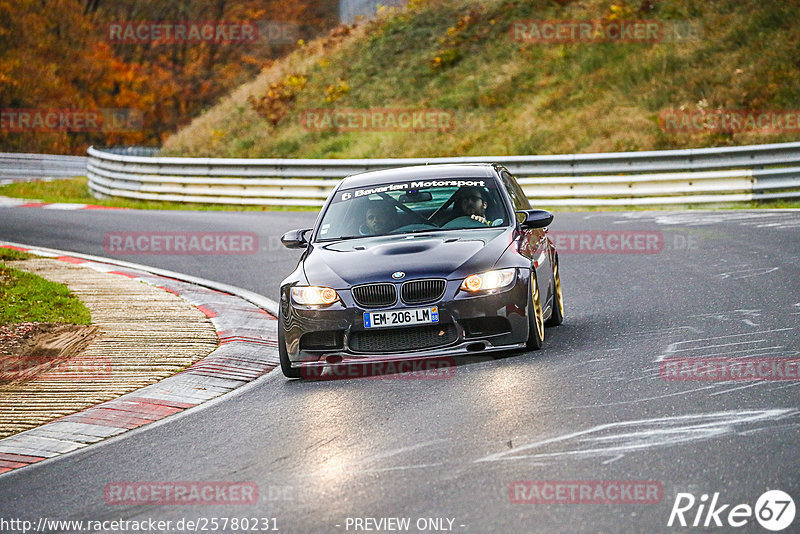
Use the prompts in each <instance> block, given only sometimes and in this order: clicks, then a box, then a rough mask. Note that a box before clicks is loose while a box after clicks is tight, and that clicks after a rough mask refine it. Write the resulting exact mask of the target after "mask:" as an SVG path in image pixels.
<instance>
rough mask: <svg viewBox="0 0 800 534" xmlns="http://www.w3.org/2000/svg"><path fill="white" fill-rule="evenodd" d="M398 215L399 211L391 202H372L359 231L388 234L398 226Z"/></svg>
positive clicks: (371, 233) (362, 233) (365, 233)
mask: <svg viewBox="0 0 800 534" xmlns="http://www.w3.org/2000/svg"><path fill="white" fill-rule="evenodd" d="M396 216H397V212H396V211H395V208H394V206H392V205H391V204H390V203H389V202H386V201H382V202H381V201H377V202H370V204H369V207H368V208H367V213H366V217H365V221H364V224H362V225H361V227H360V228H359V232H360V233H361V235H381V234H386V233H388V232H389V231H391V230H393V229H394V228H395V227H396V226H397V221H396Z"/></svg>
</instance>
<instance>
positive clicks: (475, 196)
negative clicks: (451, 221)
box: [455, 185, 491, 225]
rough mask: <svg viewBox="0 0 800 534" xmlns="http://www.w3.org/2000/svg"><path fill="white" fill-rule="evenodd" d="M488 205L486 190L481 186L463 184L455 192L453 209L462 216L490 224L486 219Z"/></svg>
mask: <svg viewBox="0 0 800 534" xmlns="http://www.w3.org/2000/svg"><path fill="white" fill-rule="evenodd" d="M488 205H489V204H488V202H487V199H486V192H485V191H484V190H483V188H482V187H478V186H475V185H470V186H465V187H462V188H461V189H459V190H458V192H457V193H456V198H455V209H456V212H457V213H460V214H461V215H460V216H462V217H469V218H471V219H474V220H476V221H478V222H481V223H483V224H486V225H491V223H490V222H489V221H488V220H487V219H486V208H487V207H488Z"/></svg>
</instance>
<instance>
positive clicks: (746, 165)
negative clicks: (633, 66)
mask: <svg viewBox="0 0 800 534" xmlns="http://www.w3.org/2000/svg"><path fill="white" fill-rule="evenodd" d="M482 162H496V163H500V164H503V165H505V166H506V167H507V168H508V169H509V170H510V171H511V172H512V173H513V174H515V175H516V176H517V178H518V179H519V181H520V184H521V185H522V187H523V189H524V190H525V192H526V193H527V195H528V196H529V197H530V198H531V200H532V201H533V202H534V203H535V205H537V206H613V205H621V206H624V205H660V204H664V205H668V204H690V203H716V202H739V201H749V200H753V199H767V198H794V197H800V143H783V144H771V145H751V146H740V147H724V148H703V149H689V150H666V151H657V152H618V153H607V154H568V155H552V156H497V157H455V158H403V159H363V160H346V159H232V158H174V157H151V156H147V155H130V154H124V153H121V151H120V150H113V149H109V150H99V149H96V148H94V147H92V148H90V149H89V163H88V167H87V171H88V173H87V174H88V177H89V187H90V189H91V190H92V191H93V192H94V194H95V195H96V196H114V197H125V198H136V199H146V200H169V201H177V202H201V203H223V204H242V205H246V204H253V205H272V206H321V205H322V204H323V202H324V200H325V198H326V197H327V196H328V194H329V193H330V191H331V189H332V188H333V187H334V186H335V185H336V183H337V182H338V180H339V179H341V178H343V177H345V176H349V175H351V174H355V173H358V172H364V171H370V170H377V169H386V168H391V167H401V166H407V165H424V164H436V163H482Z"/></svg>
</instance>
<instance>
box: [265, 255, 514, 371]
mask: <svg viewBox="0 0 800 534" xmlns="http://www.w3.org/2000/svg"><path fill="white" fill-rule="evenodd" d="M529 282H530V280H529V271H528V270H525V269H519V270H518V271H517V276H516V277H515V281H514V283H513V284H512V285H511V286H509V287H507V288H503V289H501V290H498V291H496V292H489V293H483V294H477V295H473V294H469V293H467V292H464V291H461V290H460V289H459V287H460V285H461V280H449V281H448V282H447V287H446V290H445V293H444V296H443V297H442V298H441V299H440V300H438V301H436V302H431V303H425V304H404V303H403V302H401V301H398V302H397V303H396V304H394V305H392V306H388V307H384V308H363V307H361V306H358V305H357V304H356V303H355V301H354V300H353V297H352V295H351V293H350V291H349V290H337V292H338V294H339V297H340V299H341V300H340V301H339V302H336V303H334V304H333V305H331V306H328V307H326V308H315V307H310V306H300V305H297V304H295V303H294V302H292V301H291V298H290V297H289V292H290V289H291V286H285V287H284V288H282V293H281V311H282V318H283V321H282V322H281V324H279V325H278V327H279V328H282V329H283V334H284V335H283V338H284V341H285V345H286V353H287V355H288V357H289V360H290V362H292V366H293V367H307V366H311V367H313V366H324V365H327V364H328V363H330V362H332V361H334V362H335V361H342V362H345V363H346V362H370V361H384V362H387V361H405V360H409V359H415V358H435V357H441V356H458V355H468V354H469V355H476V353H480V352H491V351H498V350H509V349H516V348H522V347H524V346H525V343H526V341H527V339H528V319H527V316H526V308H527V302H528V287H529ZM398 285H399V284H398ZM398 289H399V287H398ZM429 306H437V307H438V309H439V322H438V323H434V324H432V325H424V326H402V327H389V328H379V329H376V328H370V329H367V328H365V327H364V312H367V311H370V312H374V311H388V310H401V309H414V308H424V307H429ZM415 329H418V330H415ZM419 329H427V331H425V332H423V330H419ZM421 333H423V334H424V335H423V336H422V337H427V338H432V341H428V340H427V339H426V340H424V341H422V344H423V345H425V346H424V347H418V346H414V343H417V344H419V343H420V341H419V340H420V337H421V336H420V334H421ZM437 335H438V339H437ZM366 338H369V339H370V342H369V343H364V339H366ZM384 339H386V343H385V344H384V343H383V340H384ZM404 339H408V340H409V344H408V345H404V344H403V340H404ZM412 340H413V341H412ZM365 347H368V348H365Z"/></svg>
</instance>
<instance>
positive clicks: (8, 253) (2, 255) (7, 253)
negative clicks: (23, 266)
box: [0, 247, 34, 261]
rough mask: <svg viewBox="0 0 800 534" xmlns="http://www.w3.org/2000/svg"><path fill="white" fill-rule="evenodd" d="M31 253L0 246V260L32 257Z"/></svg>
mask: <svg viewBox="0 0 800 534" xmlns="http://www.w3.org/2000/svg"><path fill="white" fill-rule="evenodd" d="M33 257H34V256H33V254H29V253H27V252H23V251H21V250H15V249H13V248H6V247H0V261H2V260H11V261H14V260H28V259H31V258H33Z"/></svg>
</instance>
